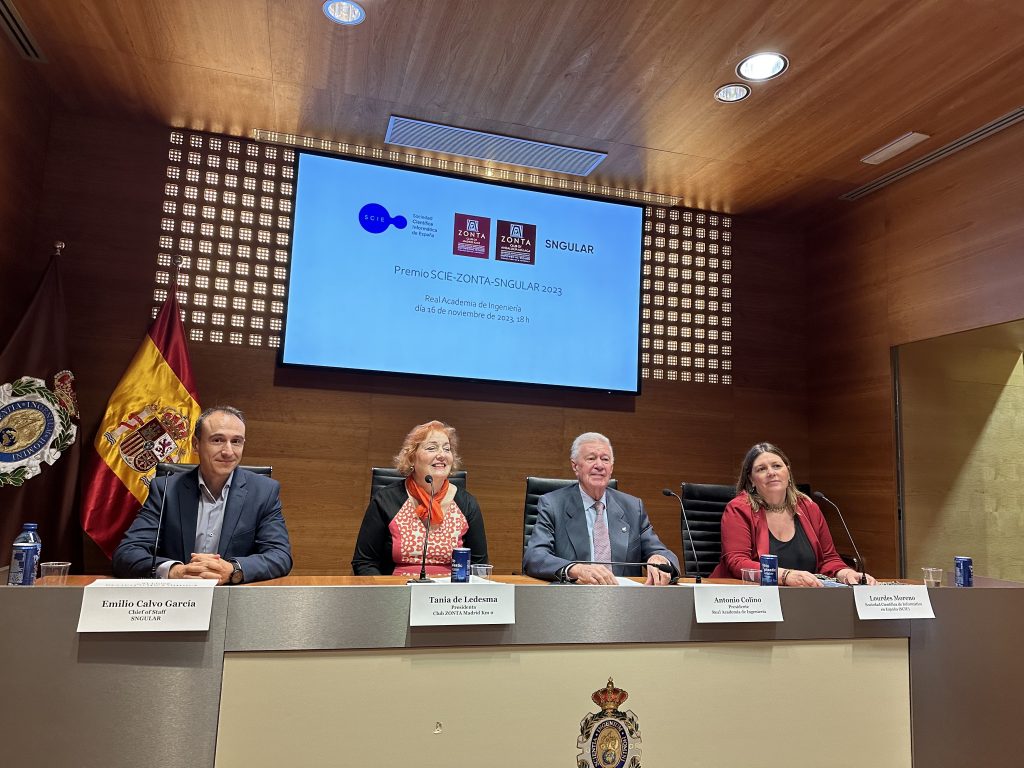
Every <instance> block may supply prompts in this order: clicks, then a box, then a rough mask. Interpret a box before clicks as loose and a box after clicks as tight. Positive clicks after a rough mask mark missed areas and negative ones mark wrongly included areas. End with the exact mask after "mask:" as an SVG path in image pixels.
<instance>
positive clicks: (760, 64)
mask: <svg viewBox="0 0 1024 768" xmlns="http://www.w3.org/2000/svg"><path fill="white" fill-rule="evenodd" d="M787 69H789V59H787V58H786V57H785V56H783V55H782V54H781V53H774V52H765V53H755V54H752V55H751V56H747V58H745V59H744V60H743V61H741V62H740V63H739V66H737V67H736V74H737V75H739V76H740V77H742V78H743V79H744V80H746V81H747V82H751V83H761V82H764V81H765V80H771V79H772V78H773V77H778V76H779V75H781V74H782V73H783V72H785V71H786V70H787Z"/></svg>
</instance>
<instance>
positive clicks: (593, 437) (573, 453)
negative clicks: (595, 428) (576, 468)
mask: <svg viewBox="0 0 1024 768" xmlns="http://www.w3.org/2000/svg"><path fill="white" fill-rule="evenodd" d="M584 443H604V444H605V445H607V446H608V453H609V454H611V457H612V461H615V451H613V450H612V441H611V440H609V439H608V438H607V437H605V436H604V435H602V434H601V433H600V432H584V433H583V434H582V435H580V436H579V437H577V438H576V439H575V440H573V441H572V448H571V449H570V451H569V458H570V459H571V460H572V461H579V460H580V448H582V447H583V444H584Z"/></svg>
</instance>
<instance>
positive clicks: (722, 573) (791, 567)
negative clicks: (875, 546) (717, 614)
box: [711, 443, 875, 587]
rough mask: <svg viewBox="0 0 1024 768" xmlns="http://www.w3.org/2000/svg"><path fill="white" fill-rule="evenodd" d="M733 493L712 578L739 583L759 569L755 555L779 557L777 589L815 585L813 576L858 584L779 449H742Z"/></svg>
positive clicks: (871, 579) (855, 573) (870, 580)
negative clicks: (747, 572) (743, 574)
mask: <svg viewBox="0 0 1024 768" xmlns="http://www.w3.org/2000/svg"><path fill="white" fill-rule="evenodd" d="M736 493H737V494H738V495H737V496H736V498H735V499H733V500H732V501H730V502H729V503H728V505H726V507H725V513H724V514H723V515H722V560H721V562H720V563H719V564H718V567H717V568H715V570H714V572H713V573H712V574H711V576H712V577H717V578H730V577H731V578H734V579H738V578H740V571H741V569H742V568H759V567H760V562H759V558H760V556H761V555H769V554H770V555H778V557H779V584H780V585H782V586H787V587H820V586H821V582H820V581H819V580H818V579H817V578H816V576H815V574H817V573H821V574H824V575H825V576H832V577H834V578H835V579H837V580H838V581H840V582H842V583H844V584H857V583H859V582H860V572H859V571H855V570H854V569H853V568H850V567H849V566H848V565H846V563H845V562H843V559H842V558H841V557H839V554H838V553H837V552H836V548H835V544H833V543H832V534H831V533H829V530H828V525H827V524H826V523H825V517H824V516H823V515H822V514H821V509H820V508H819V507H818V505H817V504H815V503H814V502H813V501H811V500H810V499H809V498H807V496H805V495H804V494H802V493H800V491H798V490H797V489H796V484H795V483H794V482H793V475H792V472H791V468H790V463H789V459H788V458H787V457H786V454H784V453H783V452H782V451H781V450H779V449H778V448H776V447H775V446H774V445H772V444H771V443H758V444H757V445H755V446H753V447H752V448H751V449H750V450H749V451H747V455H746V456H745V457H744V458H743V464H742V466H741V467H740V476H739V479H738V480H737V482H736ZM867 582H868V584H874V583H875V579H874V577H873V576H870V575H868V576H867Z"/></svg>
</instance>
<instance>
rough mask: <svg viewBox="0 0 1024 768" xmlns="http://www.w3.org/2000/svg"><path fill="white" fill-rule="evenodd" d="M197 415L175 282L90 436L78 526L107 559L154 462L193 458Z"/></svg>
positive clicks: (135, 508)
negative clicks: (90, 448)
mask: <svg viewBox="0 0 1024 768" xmlns="http://www.w3.org/2000/svg"><path fill="white" fill-rule="evenodd" d="M200 413H201V410H200V408H199V396H198V395H197V394H196V385H195V380H194V379H193V378H192V365H191V363H190V362H189V359H188V346H187V344H186V341H185V329H184V327H183V326H182V324H181V315H180V312H179V310H178V301H177V297H176V291H175V290H174V286H173V285H172V287H171V290H170V291H168V296H167V300H166V301H164V303H163V306H162V307H160V311H159V312H158V313H157V316H156V318H155V319H154V320H153V325H152V326H150V329H149V333H148V334H147V335H146V337H145V338H144V339H143V340H142V345H141V346H140V347H139V351H138V352H136V353H135V358H134V359H133V360H132V362H131V365H129V366H128V370H127V371H125V373H124V376H122V377H121V381H120V382H118V385H117V387H116V388H115V389H114V394H113V395H111V396H110V401H109V402H108V403H107V410H106V413H105V414H104V415H103V420H102V421H101V422H100V428H99V430H98V431H97V433H96V439H95V441H93V447H94V448H95V449H96V450H95V454H93V456H92V457H91V466H90V469H89V473H88V474H87V475H86V480H85V482H84V491H83V494H82V529H83V530H84V531H85V532H86V533H87V534H89V536H90V537H91V538H92V539H93V541H95V542H96V543H97V544H98V545H99V547H100V549H102V550H103V551H104V552H105V553H106V554H107V557H111V556H112V555H113V554H114V550H115V549H116V548H117V545H118V544H119V543H120V541H121V538H122V537H123V536H124V532H125V531H126V530H127V529H128V526H129V525H131V523H132V520H134V519H135V516H136V514H138V511H139V508H140V507H141V506H142V503H143V502H144V501H145V500H146V496H147V495H148V494H149V483H150V481H151V480H152V479H153V476H154V475H155V474H156V465H157V462H174V463H195V462H196V461H197V457H196V456H195V455H194V452H193V450H192V431H193V430H194V429H195V423H196V419H198V418H199V414H200Z"/></svg>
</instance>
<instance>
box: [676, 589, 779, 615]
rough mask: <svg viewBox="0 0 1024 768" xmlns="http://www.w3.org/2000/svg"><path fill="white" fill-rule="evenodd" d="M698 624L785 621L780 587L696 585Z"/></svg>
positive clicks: (695, 600)
mask: <svg viewBox="0 0 1024 768" xmlns="http://www.w3.org/2000/svg"><path fill="white" fill-rule="evenodd" d="M693 608H694V612H695V613H696V615H697V623H698V624H723V623H734V622H752V621H782V605H781V604H780V603H779V588H778V587H758V586H746V585H745V586H733V585H727V584H694V589H693Z"/></svg>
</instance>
